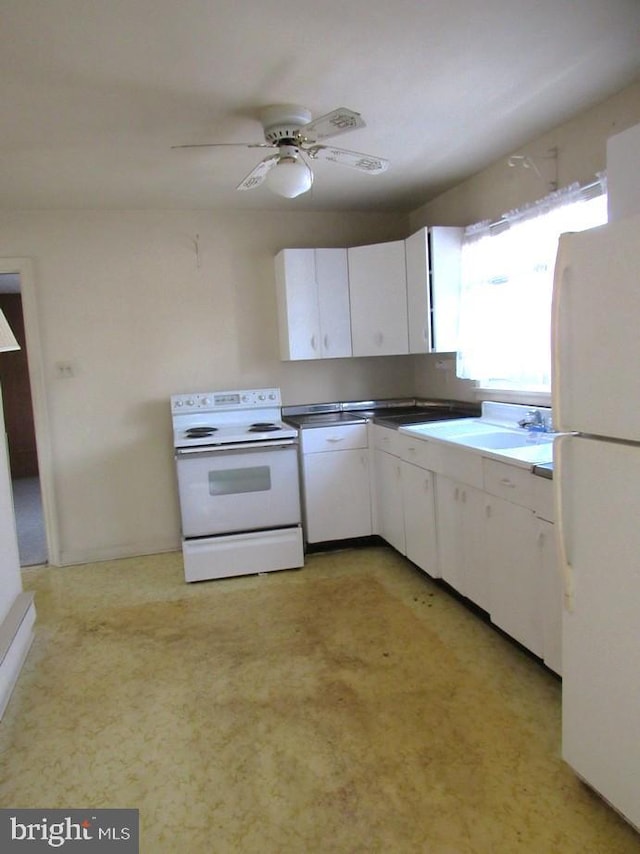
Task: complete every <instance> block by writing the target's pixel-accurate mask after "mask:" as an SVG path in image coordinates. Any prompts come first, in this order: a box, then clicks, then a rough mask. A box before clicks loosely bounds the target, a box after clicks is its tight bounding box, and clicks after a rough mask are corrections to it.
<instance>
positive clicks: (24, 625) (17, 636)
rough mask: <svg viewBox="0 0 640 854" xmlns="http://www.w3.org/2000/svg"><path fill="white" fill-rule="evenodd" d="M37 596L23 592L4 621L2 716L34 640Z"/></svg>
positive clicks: (0, 686)
mask: <svg viewBox="0 0 640 854" xmlns="http://www.w3.org/2000/svg"><path fill="white" fill-rule="evenodd" d="M33 596H34V594H33V593H27V592H23V593H19V594H18V595H17V596H16V599H15V602H14V603H13V605H12V606H11V608H10V609H9V612H8V614H7V616H6V617H5V618H4V620H3V621H2V624H1V625H0V718H2V716H3V715H4V712H5V709H6V707H7V704H8V702H9V699H10V697H11V693H12V691H13V689H14V687H15V684H16V682H17V681H18V676H19V675H20V671H21V670H22V665H23V664H24V661H25V658H26V657H27V653H28V652H29V649H30V647H31V644H32V642H33V637H34V633H33V626H34V624H35V621H36V609H35V605H34V602H33Z"/></svg>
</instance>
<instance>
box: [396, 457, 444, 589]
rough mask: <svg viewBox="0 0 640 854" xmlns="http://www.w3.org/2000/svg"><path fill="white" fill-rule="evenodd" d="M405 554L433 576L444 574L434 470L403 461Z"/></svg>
mask: <svg viewBox="0 0 640 854" xmlns="http://www.w3.org/2000/svg"><path fill="white" fill-rule="evenodd" d="M401 474H402V477H401V480H402V506H403V510H404V539H405V554H406V556H407V557H408V558H409V560H411V561H413V563H415V564H416V565H417V566H419V567H420V569H423V570H424V571H425V572H427V573H428V574H429V575H430V576H431V577H432V578H437V577H438V576H439V575H440V571H439V569H438V552H437V548H436V517H435V498H434V483H435V476H434V474H433V473H432V472H430V471H427V470H426V469H423V468H420V467H419V466H414V465H411V463H407V462H405V461H404V460H403V461H402V463H401Z"/></svg>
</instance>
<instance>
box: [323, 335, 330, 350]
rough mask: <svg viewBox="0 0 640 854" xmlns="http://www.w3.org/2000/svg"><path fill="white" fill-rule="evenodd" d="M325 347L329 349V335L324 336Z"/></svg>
mask: <svg viewBox="0 0 640 854" xmlns="http://www.w3.org/2000/svg"><path fill="white" fill-rule="evenodd" d="M324 349H325V350H328V349H329V336H328V335H325V336H324Z"/></svg>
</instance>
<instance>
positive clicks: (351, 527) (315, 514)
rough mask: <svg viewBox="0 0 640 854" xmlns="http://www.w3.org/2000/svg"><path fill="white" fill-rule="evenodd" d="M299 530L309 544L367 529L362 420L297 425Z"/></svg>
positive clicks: (366, 464) (368, 531)
mask: <svg viewBox="0 0 640 854" xmlns="http://www.w3.org/2000/svg"><path fill="white" fill-rule="evenodd" d="M301 448H302V486H303V498H304V530H305V537H306V540H307V542H309V543H322V542H329V541H331V540H345V539H350V538H354V537H366V536H370V535H371V533H372V524H371V496H370V472H369V449H368V442H367V428H366V425H364V424H362V425H359V424H354V425H343V426H332V427H318V428H313V429H306V430H302V439H301Z"/></svg>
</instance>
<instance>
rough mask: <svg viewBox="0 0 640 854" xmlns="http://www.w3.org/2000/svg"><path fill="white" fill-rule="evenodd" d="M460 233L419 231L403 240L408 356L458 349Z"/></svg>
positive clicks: (452, 230) (434, 228)
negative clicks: (405, 272)
mask: <svg viewBox="0 0 640 854" xmlns="http://www.w3.org/2000/svg"><path fill="white" fill-rule="evenodd" d="M462 234H463V229H461V228H455V227H449V226H432V227H431V228H421V229H420V231H417V232H416V233H415V234H412V235H411V237H408V238H407V239H406V240H405V253H406V270H407V305H408V319H409V321H408V322H409V352H411V353H432V352H436V351H437V352H441V353H443V352H454V351H456V350H457V349H458V310H459V296H460V245H461V242H462Z"/></svg>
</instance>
